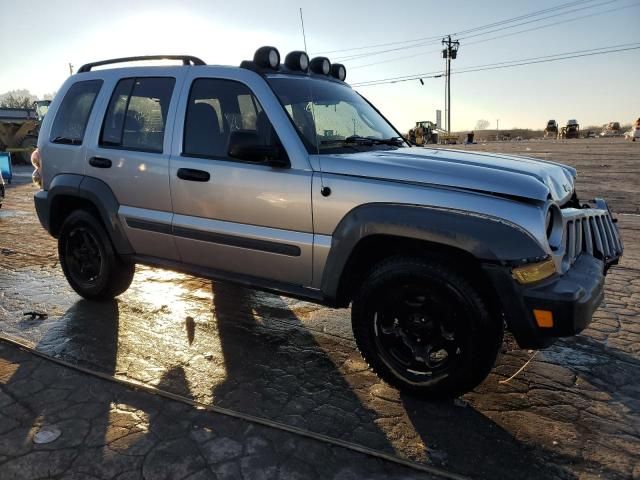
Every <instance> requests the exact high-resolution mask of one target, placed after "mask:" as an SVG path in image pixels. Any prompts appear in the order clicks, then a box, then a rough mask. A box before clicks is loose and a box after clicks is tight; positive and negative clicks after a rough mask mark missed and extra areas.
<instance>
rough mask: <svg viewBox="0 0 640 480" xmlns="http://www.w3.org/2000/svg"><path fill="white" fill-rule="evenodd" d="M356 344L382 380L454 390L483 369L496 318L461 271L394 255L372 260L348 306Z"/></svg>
mask: <svg viewBox="0 0 640 480" xmlns="http://www.w3.org/2000/svg"><path fill="white" fill-rule="evenodd" d="M352 326H353V331H354V335H355V338H356V342H357V344H358V348H359V349H360V351H361V353H362V355H363V356H364V358H365V359H366V360H367V362H368V363H369V365H370V366H371V367H372V369H373V370H374V371H375V372H376V373H377V374H378V375H379V376H380V377H381V378H382V379H383V380H385V381H386V382H387V383H389V384H391V385H393V386H395V387H397V388H399V389H400V390H404V391H409V392H412V393H415V394H420V395H423V396H430V397H455V396H458V395H460V394H462V393H465V392H467V391H469V390H472V389H473V388H474V387H476V386H477V385H478V384H479V383H481V382H482V380H484V378H485V377H486V376H487V375H488V373H489V372H490V370H491V368H492V367H493V365H494V363H495V359H496V357H497V354H498V351H499V348H500V346H501V344H502V334H503V331H502V322H501V321H499V320H498V319H493V318H491V316H490V315H489V312H488V308H487V305H486V303H485V301H484V299H483V297H482V295H481V294H480V293H479V291H478V289H476V288H475V287H474V286H473V285H472V283H471V282H469V281H468V280H467V279H466V278H465V275H464V274H462V273H460V272H457V271H456V270H454V269H452V268H450V267H448V266H447V265H446V264H445V263H442V262H441V261H437V260H426V259H420V258H407V257H396V258H392V259H389V260H387V261H385V262H383V263H381V264H380V265H378V266H377V267H375V268H374V269H373V271H372V273H371V274H370V275H369V277H368V278H367V279H366V280H365V282H364V284H363V285H362V288H361V290H360V292H359V294H358V295H357V296H356V298H355V299H354V302H353V306H352Z"/></svg>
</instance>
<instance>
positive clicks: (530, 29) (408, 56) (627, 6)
mask: <svg viewBox="0 0 640 480" xmlns="http://www.w3.org/2000/svg"><path fill="white" fill-rule="evenodd" d="M639 6H640V3H632V4H630V5H624V6H622V7H617V8H610V9H609V10H603V11H601V12H593V13H588V14H586V15H581V16H579V17H573V18H567V19H564V20H559V21H557V22H553V23H549V24H546V25H538V26H536V27H531V28H527V29H525V30H519V31H517V32H510V33H505V34H504V35H497V36H495V37H490V38H482V39H480V40H476V41H472V42H468V43H465V44H464V46H465V48H467V47H469V46H470V45H476V44H479V43H484V42H489V41H491V40H497V39H499V38H505V37H511V36H513V35H519V34H521V33H527V32H533V31H535V30H540V29H543V28H548V27H553V26H555V25H560V24H563V23H569V22H575V21H578V20H582V19H584V18H590V17H595V16H597V15H602V14H605V13H611V12H617V11H619V10H624V9H627V8H633V7H639ZM467 38H468V37H467ZM440 50H441V49H439V48H438V49H436V50H428V51H426V52H418V53H412V54H411V55H404V56H401V57H394V58H388V59H386V60H379V61H377V62H371V63H365V64H364V65H354V66H349V70H355V69H358V68H366V67H371V66H373V65H380V64H383V63H391V62H397V61H400V60H406V59H408V58H415V57H420V56H423V55H427V54H429V53H436V52H440Z"/></svg>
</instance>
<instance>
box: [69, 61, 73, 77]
mask: <svg viewBox="0 0 640 480" xmlns="http://www.w3.org/2000/svg"><path fill="white" fill-rule="evenodd" d="M69 75H73V65H72V64H71V62H69Z"/></svg>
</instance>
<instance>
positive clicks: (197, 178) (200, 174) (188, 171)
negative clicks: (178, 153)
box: [178, 168, 211, 182]
mask: <svg viewBox="0 0 640 480" xmlns="http://www.w3.org/2000/svg"><path fill="white" fill-rule="evenodd" d="M178 178H181V179H182V180H189V181H191V182H208V181H209V179H210V178H211V175H210V174H209V172H205V171H204V170H196V169H194V168H179V169H178Z"/></svg>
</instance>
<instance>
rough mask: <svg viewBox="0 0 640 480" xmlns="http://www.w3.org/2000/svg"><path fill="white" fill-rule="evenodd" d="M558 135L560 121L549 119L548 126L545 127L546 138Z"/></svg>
mask: <svg viewBox="0 0 640 480" xmlns="http://www.w3.org/2000/svg"><path fill="white" fill-rule="evenodd" d="M557 136H558V122H556V121H555V120H549V121H548V122H547V126H546V128H545V129H544V138H550V137H553V138H556V137H557Z"/></svg>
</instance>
